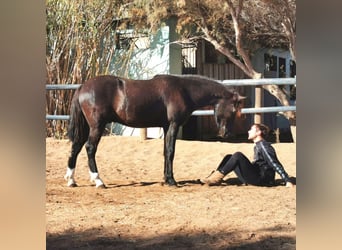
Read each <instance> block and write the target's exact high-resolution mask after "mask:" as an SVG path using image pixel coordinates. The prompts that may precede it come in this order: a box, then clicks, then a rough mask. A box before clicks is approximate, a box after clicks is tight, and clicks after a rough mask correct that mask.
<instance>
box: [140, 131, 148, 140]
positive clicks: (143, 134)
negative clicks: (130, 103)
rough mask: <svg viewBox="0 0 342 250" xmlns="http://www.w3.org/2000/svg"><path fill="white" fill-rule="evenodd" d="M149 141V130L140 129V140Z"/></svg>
mask: <svg viewBox="0 0 342 250" xmlns="http://www.w3.org/2000/svg"><path fill="white" fill-rule="evenodd" d="M146 139H147V128H141V129H140V140H146Z"/></svg>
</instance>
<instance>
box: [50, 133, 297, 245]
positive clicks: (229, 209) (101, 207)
mask: <svg viewBox="0 0 342 250" xmlns="http://www.w3.org/2000/svg"><path fill="white" fill-rule="evenodd" d="M70 146H71V144H70V142H69V141H67V140H54V139H51V138H48V139H46V244H47V245H46V247H47V249H296V187H294V188H286V187H285V186H283V184H281V183H280V177H279V175H276V179H277V182H278V183H279V184H278V185H277V186H276V187H254V186H240V185H239V184H238V181H237V179H236V176H235V175H234V174H230V175H229V176H228V178H227V179H226V180H225V182H224V183H223V184H222V185H221V186H214V187H208V186H203V185H201V184H199V183H198V181H197V180H198V179H199V178H201V177H204V176H206V175H208V174H209V173H210V171H211V170H212V169H214V168H216V166H217V165H218V163H219V162H220V161H221V159H222V157H223V156H224V155H225V154H227V153H233V152H235V151H241V152H243V153H245V154H246V155H248V156H250V158H251V157H252V154H253V144H252V143H223V142H200V141H184V140H177V143H176V155H175V160H174V177H175V179H176V181H177V182H178V184H179V185H178V187H169V186H164V185H162V179H163V155H162V152H163V140H162V139H149V140H145V141H142V140H140V138H139V137H120V136H106V137H102V139H101V142H100V144H99V148H98V152H97V163H98V168H99V172H100V176H101V177H102V180H103V181H104V182H105V184H106V185H107V189H97V188H95V186H94V184H92V183H90V182H89V174H88V167H87V158H86V153H85V149H84V148H83V150H82V151H81V153H80V155H79V158H78V162H77V168H76V181H77V183H78V187H76V188H69V187H67V186H66V181H65V180H64V179H63V176H64V174H65V171H66V163H67V158H68V155H69V151H70ZM273 146H274V148H275V149H276V151H277V154H278V158H279V160H280V161H281V162H282V163H283V165H284V167H285V169H286V170H287V172H288V173H289V175H290V176H293V177H295V176H296V144H295V143H278V144H273Z"/></svg>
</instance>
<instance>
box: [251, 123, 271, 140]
mask: <svg viewBox="0 0 342 250" xmlns="http://www.w3.org/2000/svg"><path fill="white" fill-rule="evenodd" d="M253 125H254V126H256V127H257V128H258V129H259V130H260V131H261V136H262V137H263V138H265V137H267V136H268V133H269V132H270V129H269V128H268V127H267V126H266V125H265V124H262V123H254V124H253Z"/></svg>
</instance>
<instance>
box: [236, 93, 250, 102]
mask: <svg viewBox="0 0 342 250" xmlns="http://www.w3.org/2000/svg"><path fill="white" fill-rule="evenodd" d="M246 98H247V97H246V96H242V95H240V94H239V93H238V92H234V100H235V101H237V102H239V101H241V100H244V99H246Z"/></svg>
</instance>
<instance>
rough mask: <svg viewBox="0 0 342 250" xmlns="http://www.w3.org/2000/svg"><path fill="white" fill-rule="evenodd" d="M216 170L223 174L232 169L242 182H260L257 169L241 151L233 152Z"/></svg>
mask: <svg viewBox="0 0 342 250" xmlns="http://www.w3.org/2000/svg"><path fill="white" fill-rule="evenodd" d="M218 171H220V172H221V173H222V174H223V175H226V174H228V173H230V172H232V171H234V172H235V174H236V175H237V177H238V178H239V180H240V181H241V182H242V183H244V184H246V183H248V184H252V185H258V184H259V183H260V175H259V169H258V168H256V167H255V166H253V164H252V163H251V162H250V161H249V159H248V158H247V157H246V156H245V155H244V154H243V153H241V152H236V153H234V154H233V155H232V156H231V157H230V158H229V160H228V161H227V162H226V163H225V164H224V165H223V166H222V167H220V168H219V169H218Z"/></svg>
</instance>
